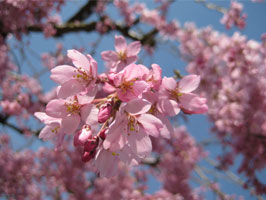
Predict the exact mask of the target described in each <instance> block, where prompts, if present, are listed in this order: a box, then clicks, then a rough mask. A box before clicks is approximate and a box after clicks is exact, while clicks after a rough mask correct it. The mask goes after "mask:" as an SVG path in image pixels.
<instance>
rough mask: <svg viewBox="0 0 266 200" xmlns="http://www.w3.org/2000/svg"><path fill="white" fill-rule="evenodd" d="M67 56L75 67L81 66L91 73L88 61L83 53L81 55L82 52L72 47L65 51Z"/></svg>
mask: <svg viewBox="0 0 266 200" xmlns="http://www.w3.org/2000/svg"><path fill="white" fill-rule="evenodd" d="M67 56H68V57H69V58H70V59H71V60H72V62H73V64H74V65H75V66H76V67H77V68H82V69H84V70H86V71H87V72H88V73H91V71H90V63H89V60H88V59H87V57H86V56H85V55H83V54H82V53H80V52H79V51H77V50H75V49H72V50H68V51H67Z"/></svg>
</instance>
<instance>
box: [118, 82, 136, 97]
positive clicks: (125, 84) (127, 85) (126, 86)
mask: <svg viewBox="0 0 266 200" xmlns="http://www.w3.org/2000/svg"><path fill="white" fill-rule="evenodd" d="M133 84H134V82H133V81H132V80H131V81H124V82H123V83H122V84H121V85H120V86H119V88H120V89H121V90H122V93H123V94H125V93H126V92H127V91H128V90H132V86H133Z"/></svg>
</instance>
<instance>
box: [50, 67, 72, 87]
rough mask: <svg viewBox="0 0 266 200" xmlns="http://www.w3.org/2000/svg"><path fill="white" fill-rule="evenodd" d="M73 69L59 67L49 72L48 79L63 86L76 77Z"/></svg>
mask: <svg viewBox="0 0 266 200" xmlns="http://www.w3.org/2000/svg"><path fill="white" fill-rule="evenodd" d="M75 70H76V69H75V68H74V67H71V66H69V65H60V66H57V67H55V68H53V69H52V70H51V73H52V74H51V76H50V78H51V79H52V80H53V81H55V82H57V83H59V84H63V83H64V82H67V81H69V80H70V79H73V76H74V75H76V72H75Z"/></svg>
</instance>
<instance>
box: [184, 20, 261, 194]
mask: <svg viewBox="0 0 266 200" xmlns="http://www.w3.org/2000/svg"><path fill="white" fill-rule="evenodd" d="M182 32H183V34H182V35H183V36H184V37H180V42H181V46H180V51H181V54H182V57H183V58H184V59H185V60H186V61H187V62H188V65H187V70H188V72H189V73H195V74H198V75H200V76H201V86H200V87H199V90H198V91H200V93H201V94H202V95H203V96H204V97H206V98H207V99H208V106H209V110H208V115H209V118H210V120H211V121H212V122H214V127H213V131H214V132H215V133H217V136H218V138H219V140H220V141H221V143H222V144H223V145H224V146H225V147H229V148H227V151H226V152H225V154H224V156H222V157H221V158H220V159H221V167H222V168H227V167H228V166H229V165H232V164H233V163H234V159H235V157H236V155H239V154H240V155H242V156H243V159H242V160H241V163H240V166H239V172H241V173H244V174H245V175H246V176H247V177H248V182H247V185H254V186H256V189H257V191H258V192H260V193H265V188H266V186H265V184H263V183H261V181H260V180H259V178H258V177H257V175H256V172H257V171H258V170H261V169H263V168H264V167H265V166H266V160H265V159H264V156H263V155H264V154H265V151H266V145H265V138H266V110H265V108H266V101H265V99H266V93H265V91H266V84H265V83H266V79H265V77H266V62H265V61H266V59H265V58H266V51H265V45H266V43H265V41H263V42H261V43H260V42H257V41H255V40H247V39H246V37H245V36H243V35H240V34H239V33H235V34H234V35H233V36H232V37H229V36H227V35H224V34H221V33H218V32H216V31H214V30H212V29H211V28H205V29H202V30H200V29H197V28H196V27H195V26H193V25H191V24H190V25H186V26H185V28H184V30H182Z"/></svg>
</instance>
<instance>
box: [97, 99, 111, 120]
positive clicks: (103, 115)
mask: <svg viewBox="0 0 266 200" xmlns="http://www.w3.org/2000/svg"><path fill="white" fill-rule="evenodd" d="M111 112H112V105H111V104H107V105H106V106H102V107H101V108H100V110H99V113H98V122H99V123H100V124H101V123H104V122H106V120H108V118H109V117H110V115H111Z"/></svg>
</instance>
